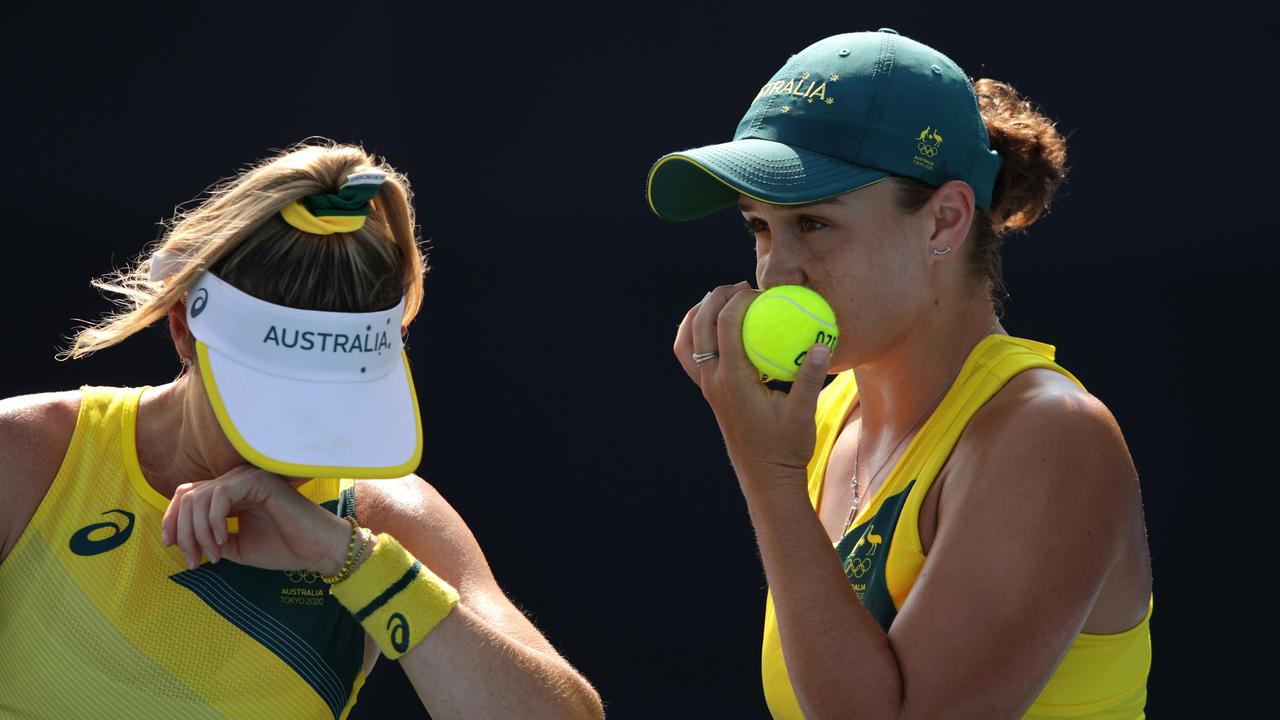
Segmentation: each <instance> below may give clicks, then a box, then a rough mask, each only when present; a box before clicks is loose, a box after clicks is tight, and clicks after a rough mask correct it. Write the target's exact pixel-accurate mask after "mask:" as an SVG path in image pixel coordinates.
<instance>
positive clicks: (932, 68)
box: [648, 28, 1001, 221]
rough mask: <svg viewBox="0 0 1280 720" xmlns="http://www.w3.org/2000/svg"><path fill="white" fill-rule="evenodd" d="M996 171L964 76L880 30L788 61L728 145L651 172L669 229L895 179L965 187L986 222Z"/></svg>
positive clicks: (656, 205) (663, 162) (655, 201)
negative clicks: (749, 206)
mask: <svg viewBox="0 0 1280 720" xmlns="http://www.w3.org/2000/svg"><path fill="white" fill-rule="evenodd" d="M1000 165H1001V158H1000V155H999V154H997V153H996V152H995V151H993V150H992V149H991V146H990V143H989V142H988V140H987V128H986V125H985V124H984V123H983V122H982V115H981V113H980V111H979V109H978V98H977V96H976V95H974V92H973V83H972V82H971V81H970V79H969V77H968V76H966V75H965V74H964V71H963V70H961V69H960V67H959V66H958V65H956V64H955V63H954V62H953V61H952V60H951V58H948V57H947V56H946V55H943V54H942V53H940V52H938V51H937V50H934V49H933V48H931V47H929V46H927V45H924V44H922V43H919V42H917V41H915V40H912V39H911V38H908V37H904V36H902V35H899V34H898V31H896V30H892V29H890V28H880V30H878V31H876V32H856V33H846V34H843V35H833V36H831V37H829V38H825V39H823V40H819V41H818V42H816V43H814V44H812V45H810V46H809V47H807V48H805V49H804V50H801V51H800V52H799V53H797V54H795V55H792V56H791V59H790V60H788V61H787V63H786V64H785V65H783V66H782V68H781V69H780V70H778V72H777V73H775V74H774V76H773V78H772V79H770V80H769V82H767V83H765V85H764V87H762V88H760V91H759V92H758V93H756V96H755V99H754V100H752V102H751V106H750V107H749V108H747V114H746V115H744V116H743V117H742V120H741V122H739V123H738V129H737V132H735V133H734V135H733V141H732V142H727V143H720V144H718V145H707V146H705V147H700V148H694V149H692V150H685V151H683V152H677V153H671V154H669V155H665V156H663V157H662V158H660V159H659V160H658V161H657V162H656V163H654V165H653V168H652V169H651V170H650V171H649V188H648V193H649V206H650V207H652V208H653V211H654V212H655V213H657V214H658V216H659V217H662V218H664V219H666V220H676V221H680V220H693V219H694V218H699V217H702V216H704V215H707V214H709V213H712V212H715V211H716V210H720V209H723V208H726V207H730V206H732V205H734V204H736V203H737V202H738V196H739V195H747V196H749V197H752V198H755V199H757V200H761V201H764V202H768V203H774V204H778V205H802V204H805V203H811V202H815V201H817V200H822V199H825V198H829V197H833V196H835V195H840V194H841V193H845V192H848V191H850V190H857V189H858V188H861V187H866V186H867V185H870V184H872V183H874V182H877V181H879V180H882V179H884V178H885V177H887V176H888V175H891V174H892V175H905V176H907V177H913V178H916V179H918V180H922V181H924V182H926V183H928V184H930V185H933V186H935V187H936V186H938V185H941V184H943V183H945V182H947V181H948V180H963V181H964V182H966V183H968V184H969V186H970V187H972V188H973V194H974V198H975V204H976V205H977V207H978V208H979V209H982V210H985V209H987V206H988V205H990V203H991V191H992V188H993V187H994V186H995V181H996V173H998V172H999V170H1000Z"/></svg>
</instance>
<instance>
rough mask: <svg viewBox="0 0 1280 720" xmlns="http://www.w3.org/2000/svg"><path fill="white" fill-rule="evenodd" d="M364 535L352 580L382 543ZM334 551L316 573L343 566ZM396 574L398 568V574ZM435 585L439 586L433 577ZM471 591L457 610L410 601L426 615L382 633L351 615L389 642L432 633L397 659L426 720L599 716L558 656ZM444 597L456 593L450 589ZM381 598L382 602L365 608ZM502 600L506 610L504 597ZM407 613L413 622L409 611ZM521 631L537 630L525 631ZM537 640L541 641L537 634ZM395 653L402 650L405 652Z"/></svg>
mask: <svg viewBox="0 0 1280 720" xmlns="http://www.w3.org/2000/svg"><path fill="white" fill-rule="evenodd" d="M343 524H344V525H345V523H343ZM362 532H363V533H365V534H369V535H370V537H369V547H368V552H366V553H359V552H357V553H356V555H355V557H354V558H353V562H354V565H353V568H354V569H353V570H352V573H353V576H352V577H353V578H356V577H357V576H356V575H355V574H354V573H355V571H356V570H359V569H361V568H362V566H363V565H364V560H365V559H366V558H368V557H371V556H372V555H373V552H374V550H375V549H377V548H378V547H379V546H380V545H381V542H380V540H379V538H378V537H377V536H374V535H372V533H371V532H370V531H368V530H364V531H362ZM335 539H336V538H335ZM338 547H339V546H337V545H335V546H334V550H333V551H332V552H331V553H330V560H329V561H328V563H327V564H326V565H325V566H324V569H322V572H324V573H325V574H330V573H334V574H336V573H337V572H338V570H337V568H340V567H341V565H340V564H339V563H338V562H337V557H338V555H337V549H338ZM395 547H396V543H395V542H394V541H392V545H391V548H392V549H393V550H392V552H394V548H395ZM401 552H403V551H401ZM409 559H412V558H409ZM384 567H385V566H384ZM398 572H399V571H398V570H397V571H396V573H398ZM410 572H414V571H410ZM417 573H418V575H420V576H423V577H436V576H435V574H434V573H432V572H431V571H430V570H429V569H427V568H426V567H425V566H422V569H421V570H419V571H417ZM352 581H355V580H354V579H353V580H352ZM436 582H443V581H442V580H440V579H438V578H437V580H436ZM335 587H341V586H335ZM435 587H441V586H440V585H436V586H435ZM444 587H446V588H447V587H448V586H447V585H445V586H444ZM471 587H472V588H477V589H471V590H468V588H462V590H461V592H459V593H458V594H456V595H454V596H453V597H454V598H456V604H453V605H452V609H449V606H447V605H445V606H440V605H438V603H440V602H441V599H440V596H438V595H437V596H431V595H415V596H414V597H415V598H417V599H416V600H415V602H418V603H421V604H420V605H418V607H420V608H423V609H424V610H425V611H426V613H427V614H426V615H424V616H422V617H415V618H414V619H413V620H412V621H410V620H409V619H408V618H406V617H405V616H404V615H401V614H396V615H392V616H391V618H390V620H388V623H391V622H393V621H398V622H399V625H400V627H399V628H393V627H392V625H391V624H388V626H387V628H385V629H384V628H382V627H381V625H382V624H383V623H382V620H381V619H380V616H379V617H378V618H375V616H373V615H372V612H368V613H365V612H360V613H357V617H360V616H361V615H364V616H365V618H362V622H364V624H365V628H366V630H368V631H369V632H370V633H371V634H373V635H374V636H375V637H379V638H382V639H383V641H387V640H390V641H391V642H392V643H394V642H396V641H397V640H396V638H397V637H398V636H397V632H403V636H402V637H403V638H404V639H405V640H407V638H408V637H409V634H408V628H409V626H410V625H411V624H412V625H414V626H416V627H421V628H428V627H430V630H429V631H428V632H426V635H425V636H421V637H422V639H421V640H420V641H419V642H418V643H417V644H416V645H414V646H413V647H412V648H410V649H409V651H408V652H405V653H404V654H403V655H400V657H399V658H398V659H399V661H400V665H401V667H402V668H403V669H404V672H405V674H406V675H407V676H408V677H409V680H410V682H412V683H413V686H414V689H415V690H417V692H418V696H419V697H420V698H421V699H422V703H423V705H424V706H426V708H427V710H429V711H430V712H431V715H432V717H435V718H493V717H529V718H544V717H545V718H601V717H603V710H602V707H601V702H600V698H599V696H598V695H597V694H596V692H595V690H594V689H592V687H591V686H590V685H589V684H588V683H587V681H586V680H585V679H584V678H583V677H582V676H581V675H580V674H579V673H578V672H577V671H576V670H574V669H573V667H571V666H570V665H569V664H568V663H567V662H565V661H564V659H562V658H561V657H559V655H557V654H556V653H555V651H554V650H553V649H551V648H550V646H549V645H547V644H546V643H545V641H543V642H542V643H541V645H544V646H545V647H534V646H531V645H530V642H529V640H528V639H527V638H521V637H520V635H519V632H520V631H519V630H517V629H514V628H512V627H510V626H508V625H504V624H503V623H502V622H501V621H495V620H493V619H491V618H500V617H502V615H501V612H500V610H499V609H494V608H495V607H496V604H495V603H488V604H486V599H487V598H488V596H487V595H486V594H485V592H484V590H482V589H478V587H477V586H474V585H472V586H471ZM479 587H483V586H479ZM495 591H496V588H495ZM356 592H357V593H359V592H360V591H356ZM396 592H397V594H396V597H402V596H400V595H399V592H403V589H402V590H399V591H396ZM448 592H449V593H453V592H454V591H453V590H452V589H448ZM498 592H500V591H498ZM339 594H340V599H341V600H343V602H344V603H348V605H347V606H348V609H353V611H354V608H355V607H359V606H360V604H361V603H360V602H357V603H356V605H354V606H353V605H351V604H349V603H350V602H351V601H352V597H350V596H349V594H348V593H346V590H345V589H344V591H343V592H342V593H339ZM374 594H375V593H373V592H370V591H369V590H367V589H366V590H365V591H364V596H365V597H366V599H367V598H368V597H369V596H372V595H374ZM344 598H345V599H344ZM380 600H381V598H380V599H379V600H375V601H373V603H370V604H371V605H372V604H374V603H377V602H379V601H380ZM502 600H503V603H504V604H507V605H509V603H506V599H505V597H504V598H502ZM361 602H363V601H361ZM432 607H436V608H440V609H441V614H443V613H446V612H447V614H443V619H439V618H440V615H434V619H433V618H432V615H433V614H434V613H435V612H436V611H435V610H431V609H430V608H432ZM486 609H488V611H486ZM513 611H514V609H513ZM405 614H406V615H410V617H413V616H412V615H411V614H410V613H409V612H408V611H407V610H406V611H405ZM436 619H438V622H436ZM519 619H520V620H523V618H519ZM423 623H425V624H423ZM432 623H435V624H434V627H431V624H432ZM371 624H372V625H373V626H371ZM526 624H527V623H526ZM526 632H528V633H536V632H537V631H536V630H535V629H533V627H532V626H528V627H527V628H526ZM536 639H537V640H542V638H541V637H540V636H537V638H536ZM396 649H397V651H400V652H403V648H396ZM384 652H386V650H384ZM393 657H394V655H393Z"/></svg>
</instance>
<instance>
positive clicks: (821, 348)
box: [809, 343, 831, 363]
mask: <svg viewBox="0 0 1280 720" xmlns="http://www.w3.org/2000/svg"><path fill="white" fill-rule="evenodd" d="M809 357H811V358H813V360H814V362H817V363H825V362H826V361H828V360H830V359H831V348H829V347H827V346H826V345H823V344H821V343H819V344H817V345H814V346H813V349H812V350H810V351H809Z"/></svg>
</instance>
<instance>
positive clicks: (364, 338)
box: [262, 325, 391, 353]
mask: <svg viewBox="0 0 1280 720" xmlns="http://www.w3.org/2000/svg"><path fill="white" fill-rule="evenodd" d="M367 329H368V328H366V330H367ZM290 333H292V335H291V334H290ZM262 342H263V343H264V344H271V345H275V346H277V347H282V348H290V349H293V348H296V349H298V350H306V351H311V350H318V351H320V352H334V353H338V352H342V353H354V352H360V353H370V352H378V353H380V352H382V351H383V350H390V349H391V341H390V340H389V339H387V332H386V331H385V330H379V331H378V332H366V333H365V334H363V335H360V334H355V335H347V334H346V333H327V332H318V331H314V330H290V329H289V328H286V327H280V328H278V327H276V326H275V325H272V326H271V327H269V328H267V334H266V336H265V337H263V338H262Z"/></svg>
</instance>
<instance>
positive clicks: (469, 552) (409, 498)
mask: <svg viewBox="0 0 1280 720" xmlns="http://www.w3.org/2000/svg"><path fill="white" fill-rule="evenodd" d="M356 514H357V516H358V518H357V519H358V520H359V522H360V524H361V525H364V526H365V527H368V528H369V529H371V530H373V531H374V532H385V533H387V534H389V535H391V536H392V537H394V538H395V539H396V540H397V541H398V542H399V543H400V544H401V545H403V546H404V547H405V549H406V550H408V551H409V552H410V553H412V554H413V556H414V557H415V558H416V559H417V560H419V561H420V562H421V563H422V564H423V565H425V566H427V567H428V568H430V569H431V570H432V572H434V573H435V574H436V575H439V576H440V577H441V578H443V579H444V580H445V581H447V582H448V583H449V584H450V585H453V586H454V587H455V588H457V590H458V593H459V595H460V596H461V597H462V601H463V603H465V604H466V605H467V607H468V608H469V609H470V610H472V611H473V612H475V613H476V614H478V615H480V616H481V617H483V618H485V620H486V621H488V622H489V623H490V624H491V625H492V626H493V627H495V628H497V629H499V630H500V631H502V632H505V633H507V634H509V635H511V636H512V637H515V638H518V639H520V640H521V641H523V642H524V643H525V644H527V645H528V646H529V647H532V648H535V649H537V650H540V651H542V652H546V653H549V654H551V655H557V653H556V650H555V648H554V647H552V645H551V643H550V642H548V641H547V639H546V638H545V637H543V635H542V633H541V632H539V630H538V629H537V628H536V627H534V625H533V623H532V622H530V621H529V619H528V617H526V616H525V614H524V613H523V612H522V611H521V610H520V609H519V608H518V607H516V606H515V604H514V603H512V602H511V600H510V598H508V597H507V596H506V594H505V593H504V592H503V591H502V589H501V588H500V587H499V586H498V581H497V580H496V579H495V578H494V576H493V571H492V570H491V569H490V567H489V562H488V560H486V559H485V556H484V552H483V551H482V550H481V549H480V543H479V541H477V540H476V537H475V535H474V534H472V532H471V529H470V528H469V527H467V524H466V522H465V521H463V519H462V516H461V515H459V514H458V512H457V511H456V510H454V508H453V506H452V505H450V504H449V502H448V501H447V500H445V499H444V496H442V495H441V494H440V493H439V492H438V491H437V490H436V489H435V487H433V486H432V485H431V484H429V483H428V482H426V481H425V480H423V479H422V478H420V477H418V476H417V475H407V476H405V477H402V478H398V479H395V480H357V481H356Z"/></svg>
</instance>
